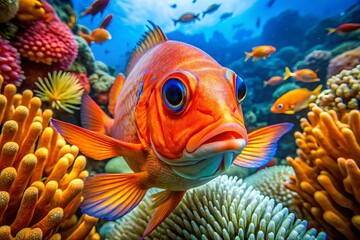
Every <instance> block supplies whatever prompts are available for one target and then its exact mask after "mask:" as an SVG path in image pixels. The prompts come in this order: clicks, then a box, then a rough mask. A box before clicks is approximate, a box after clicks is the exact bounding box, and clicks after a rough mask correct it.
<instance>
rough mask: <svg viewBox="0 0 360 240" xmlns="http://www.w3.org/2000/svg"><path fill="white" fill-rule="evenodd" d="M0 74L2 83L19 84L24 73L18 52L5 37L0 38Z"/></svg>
mask: <svg viewBox="0 0 360 240" xmlns="http://www.w3.org/2000/svg"><path fill="white" fill-rule="evenodd" d="M0 74H1V75H2V77H3V78H4V83H5V84H8V83H13V84H15V85H16V86H20V84H21V82H22V80H23V79H24V73H23V71H22V70H21V67H20V54H19V53H18V52H17V50H16V48H14V47H13V46H11V45H10V44H9V42H8V41H7V40H5V39H2V38H0Z"/></svg>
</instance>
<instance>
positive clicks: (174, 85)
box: [162, 78, 186, 112]
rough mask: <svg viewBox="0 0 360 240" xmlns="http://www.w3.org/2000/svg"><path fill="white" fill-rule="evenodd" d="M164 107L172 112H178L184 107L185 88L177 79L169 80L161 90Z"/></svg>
mask: <svg viewBox="0 0 360 240" xmlns="http://www.w3.org/2000/svg"><path fill="white" fill-rule="evenodd" d="M162 97H163V99H164V102H165V105H166V106H167V107H168V108H169V109H170V110H172V111H175V112H180V111H181V110H182V108H183V107H184V105H185V100H186V87H185V85H184V84H183V83H182V82H181V81H180V80H179V79H177V78H170V79H169V80H167V82H166V83H165V84H164V86H163V88H162Z"/></svg>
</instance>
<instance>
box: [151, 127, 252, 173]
mask: <svg viewBox="0 0 360 240" xmlns="http://www.w3.org/2000/svg"><path fill="white" fill-rule="evenodd" d="M210 127H212V126H209V127H208V128H205V129H203V130H202V131H200V132H198V133H197V134H195V135H194V136H192V137H191V138H190V140H189V141H188V143H187V144H186V147H185V149H184V151H183V154H182V156H181V157H180V158H179V159H166V158H163V157H161V156H159V154H157V155H158V156H159V158H160V159H161V160H162V161H163V162H165V163H166V164H168V165H169V166H170V167H171V169H172V170H173V171H174V172H175V173H176V174H178V175H179V176H181V177H184V178H187V179H206V178H213V177H216V176H218V175H220V174H222V173H224V172H226V171H227V170H228V169H229V167H230V166H231V164H232V163H233V161H234V159H235V158H236V157H237V156H238V155H239V154H240V153H241V151H242V150H243V149H244V148H245V146H246V143H247V133H246V130H245V128H242V127H241V125H240V124H237V123H223V124H221V125H218V126H217V127H215V128H213V129H211V130H209V128H210Z"/></svg>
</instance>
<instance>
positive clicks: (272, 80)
mask: <svg viewBox="0 0 360 240" xmlns="http://www.w3.org/2000/svg"><path fill="white" fill-rule="evenodd" d="M282 81H283V77H281V76H273V77H271V78H270V79H269V80H267V81H264V87H266V86H267V85H270V86H276V85H279V84H280V83H281V82H282Z"/></svg>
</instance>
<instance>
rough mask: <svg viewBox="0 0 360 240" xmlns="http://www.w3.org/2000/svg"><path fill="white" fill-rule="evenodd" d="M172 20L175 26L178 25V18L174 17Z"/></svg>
mask: <svg viewBox="0 0 360 240" xmlns="http://www.w3.org/2000/svg"><path fill="white" fill-rule="evenodd" d="M172 20H173V22H174V26H175V27H176V24H177V22H178V20H175V19H173V18H172Z"/></svg>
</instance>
